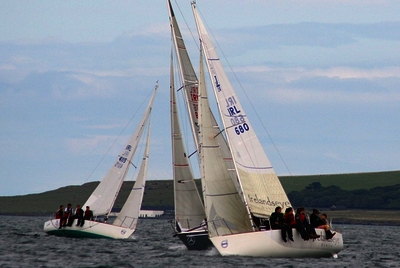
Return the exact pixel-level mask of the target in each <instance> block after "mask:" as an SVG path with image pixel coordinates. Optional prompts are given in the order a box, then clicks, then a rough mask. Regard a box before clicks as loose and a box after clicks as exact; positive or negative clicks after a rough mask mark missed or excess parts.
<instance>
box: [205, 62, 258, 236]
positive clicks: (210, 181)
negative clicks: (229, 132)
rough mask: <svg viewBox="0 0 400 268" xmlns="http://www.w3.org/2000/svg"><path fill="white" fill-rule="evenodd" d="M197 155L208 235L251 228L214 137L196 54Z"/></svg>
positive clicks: (244, 230)
mask: <svg viewBox="0 0 400 268" xmlns="http://www.w3.org/2000/svg"><path fill="white" fill-rule="evenodd" d="M200 59H201V60H200V84H199V88H200V117H199V118H200V120H199V122H200V130H201V132H200V157H201V174H202V182H203V185H204V186H203V187H204V192H205V194H204V204H205V209H206V214H207V220H208V221H209V224H208V232H209V236H210V237H214V236H221V235H226V234H231V233H240V232H246V231H252V230H253V229H252V226H251V224H250V220H249V216H248V212H247V210H246V208H245V206H244V204H243V201H242V199H241V197H240V195H239V193H238V191H237V187H236V186H235V184H234V183H233V180H232V178H231V175H230V174H229V171H228V168H227V166H226V163H225V162H224V160H223V155H222V152H221V149H220V146H219V143H218V140H217V139H216V137H217V136H218V135H220V133H219V128H218V126H217V125H215V124H214V120H213V116H212V113H211V110H210V106H209V103H208V98H207V90H206V87H205V82H204V75H203V64H202V62H203V61H202V57H200Z"/></svg>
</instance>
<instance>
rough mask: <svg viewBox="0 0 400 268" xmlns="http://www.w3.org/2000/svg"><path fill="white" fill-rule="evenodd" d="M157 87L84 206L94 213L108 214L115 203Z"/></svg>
mask: <svg viewBox="0 0 400 268" xmlns="http://www.w3.org/2000/svg"><path fill="white" fill-rule="evenodd" d="M157 88H158V86H156V87H155V90H154V93H153V96H152V98H151V100H150V102H149V104H148V106H147V108H146V110H145V112H144V114H143V117H142V119H141V121H140V123H139V125H138V127H137V128H136V130H135V132H134V133H133V135H132V136H131V138H130V140H129V141H128V143H127V144H126V146H125V148H124V149H123V150H122V152H121V153H120V154H119V155H118V157H117V160H116V162H115V164H114V165H113V166H112V167H111V169H110V170H109V171H108V173H107V174H106V176H105V177H104V178H103V179H102V181H101V182H100V184H99V185H98V186H97V187H96V189H95V190H94V191H93V193H92V195H91V196H90V197H89V199H88V200H87V201H86V203H85V204H84V206H83V207H86V206H90V209H91V210H92V211H93V214H94V215H95V216H97V215H107V214H108V213H109V212H110V211H111V209H112V207H113V205H114V202H115V199H116V197H117V195H118V192H119V190H120V188H121V186H122V182H123V181H124V178H125V175H126V173H127V172H128V170H129V166H130V163H131V160H132V157H133V155H134V154H135V152H136V149H137V147H138V144H139V142H140V139H141V136H142V134H143V130H144V128H145V125H146V121H147V119H148V117H149V115H150V112H151V108H152V106H153V102H154V99H155V96H156V93H157Z"/></svg>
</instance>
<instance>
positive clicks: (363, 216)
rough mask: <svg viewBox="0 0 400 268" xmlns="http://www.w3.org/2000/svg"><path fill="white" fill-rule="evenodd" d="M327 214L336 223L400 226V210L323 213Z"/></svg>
mask: <svg viewBox="0 0 400 268" xmlns="http://www.w3.org/2000/svg"><path fill="white" fill-rule="evenodd" d="M321 213H326V214H327V215H328V217H329V218H331V219H333V224H335V223H351V224H372V225H400V211H399V210H395V211H394V210H390V211H386V210H384V211H382V210H337V211H329V210H328V211H321Z"/></svg>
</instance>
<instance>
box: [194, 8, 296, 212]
mask: <svg viewBox="0 0 400 268" xmlns="http://www.w3.org/2000/svg"><path fill="white" fill-rule="evenodd" d="M192 9H193V14H194V17H195V21H196V25H197V30H198V33H199V38H200V42H201V45H202V47H203V52H204V57H205V59H206V63H207V68H208V72H209V75H210V79H211V84H212V86H213V89H214V94H215V96H216V99H217V103H218V109H219V112H220V115H221V118H222V121H223V124H224V128H225V133H226V136H227V139H228V144H229V148H230V150H231V153H232V157H233V159H234V163H235V167H236V172H237V176H238V177H239V181H240V183H241V186H242V189H243V192H244V198H245V200H246V202H247V204H248V206H249V207H250V209H251V211H252V212H253V213H255V214H257V215H261V216H268V215H270V214H271V213H272V212H274V209H275V207H276V206H281V207H283V208H284V207H288V206H290V202H289V199H288V197H287V195H286V193H285V191H284V189H283V187H282V185H281V183H280V181H279V179H278V177H277V176H276V174H275V171H274V169H273V167H272V166H271V163H270V161H269V159H268V157H267V155H266V154H265V152H264V150H263V148H262V146H261V143H260V141H259V140H258V138H257V136H256V134H255V132H254V129H253V128H252V126H251V124H250V122H249V119H248V118H247V116H246V113H245V111H244V109H243V107H242V106H241V104H240V102H239V99H238V97H237V95H236V94H235V92H234V89H233V87H232V85H231V84H230V82H229V80H228V77H227V75H226V73H225V71H224V69H223V67H222V64H221V61H220V59H219V57H218V54H217V52H216V50H215V46H214V45H213V44H212V42H211V39H210V36H209V35H208V33H207V30H206V28H205V26H204V24H203V22H202V21H201V19H200V16H199V15H198V13H197V10H196V6H195V3H193V2H192Z"/></svg>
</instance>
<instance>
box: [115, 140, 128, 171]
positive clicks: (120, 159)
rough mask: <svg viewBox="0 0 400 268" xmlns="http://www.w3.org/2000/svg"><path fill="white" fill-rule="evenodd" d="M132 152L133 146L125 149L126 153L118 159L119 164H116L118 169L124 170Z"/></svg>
mask: <svg viewBox="0 0 400 268" xmlns="http://www.w3.org/2000/svg"><path fill="white" fill-rule="evenodd" d="M131 151H132V145H129V144H128V145H127V146H126V147H125V151H124V152H123V153H122V155H120V156H119V157H118V161H117V163H115V165H114V166H115V167H116V168H122V167H123V166H124V163H125V162H126V161H127V160H128V158H127V156H128V155H129V153H130V152H131Z"/></svg>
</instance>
